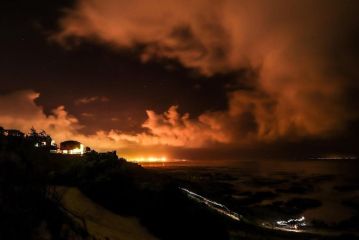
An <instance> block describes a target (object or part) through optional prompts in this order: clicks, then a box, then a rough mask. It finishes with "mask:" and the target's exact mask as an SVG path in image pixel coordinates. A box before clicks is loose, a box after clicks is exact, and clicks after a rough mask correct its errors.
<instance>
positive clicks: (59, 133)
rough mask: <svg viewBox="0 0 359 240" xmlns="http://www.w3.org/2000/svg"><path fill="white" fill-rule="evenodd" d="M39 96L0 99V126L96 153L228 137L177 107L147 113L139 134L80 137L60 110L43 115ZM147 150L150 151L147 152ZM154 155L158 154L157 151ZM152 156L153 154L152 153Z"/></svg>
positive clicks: (115, 132) (106, 133)
mask: <svg viewBox="0 0 359 240" xmlns="http://www.w3.org/2000/svg"><path fill="white" fill-rule="evenodd" d="M38 97H39V93H36V92H34V91H32V90H24V91H18V92H13V93H10V94H7V95H0V126H3V127H4V128H7V129H9V128H13V129H19V130H21V131H23V132H25V133H26V132H29V130H30V128H32V127H34V128H35V129H37V130H45V131H46V132H47V133H49V134H50V135H51V136H52V137H53V138H54V139H55V140H56V141H57V142H61V141H64V140H70V139H71V140H77V141H80V142H82V143H84V144H85V145H87V146H90V147H91V148H94V149H96V150H98V151H112V150H119V151H121V155H122V156H124V155H125V156H126V153H129V152H131V151H132V152H135V153H136V152H137V154H138V151H140V152H141V153H143V152H146V151H148V152H151V151H152V152H153V151H155V150H156V149H161V148H163V147H184V146H185V147H187V148H198V147H203V146H205V145H207V144H209V143H211V142H213V143H215V142H223V143H225V142H228V141H229V138H228V136H227V135H226V134H225V133H224V132H223V131H222V130H221V129H220V128H221V125H219V124H218V123H216V122H215V121H213V119H207V118H206V117H200V118H199V119H197V120H190V119H189V115H188V114H184V115H180V114H179V113H178V112H177V107H175V106H173V107H171V108H170V109H169V110H168V112H166V113H165V114H156V113H155V112H153V111H150V110H149V111H147V115H148V118H147V120H146V121H145V122H144V123H143V128H144V130H143V132H141V133H138V134H127V133H123V132H121V131H120V130H116V129H114V130H111V131H101V130H100V131H97V132H96V133H94V134H91V135H85V134H82V133H81V128H82V126H81V125H80V123H79V121H78V119H77V118H75V117H74V116H71V114H69V113H68V112H67V111H66V110H65V108H64V107H63V106H60V107H58V108H56V109H54V110H53V111H52V113H51V114H50V115H46V114H45V113H44V111H43V109H42V107H41V106H39V105H37V104H36V103H35V100H36V99H37V98H38ZM150 150H151V151H150ZM157 151H158V150H157ZM155 152H156V151H155Z"/></svg>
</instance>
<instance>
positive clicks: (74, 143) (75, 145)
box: [60, 140, 81, 150]
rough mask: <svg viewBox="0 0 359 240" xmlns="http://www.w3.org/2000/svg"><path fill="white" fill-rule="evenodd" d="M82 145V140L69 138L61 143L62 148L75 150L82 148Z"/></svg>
mask: <svg viewBox="0 0 359 240" xmlns="http://www.w3.org/2000/svg"><path fill="white" fill-rule="evenodd" d="M80 146H81V143H80V142H78V141H73V140H69V141H64V142H62V143H60V150H73V149H76V148H80Z"/></svg>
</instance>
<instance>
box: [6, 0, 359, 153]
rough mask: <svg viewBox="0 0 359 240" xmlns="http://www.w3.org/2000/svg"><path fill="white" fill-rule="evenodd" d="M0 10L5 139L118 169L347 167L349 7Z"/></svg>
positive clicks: (353, 80) (286, 4) (228, 3)
mask: <svg viewBox="0 0 359 240" xmlns="http://www.w3.org/2000/svg"><path fill="white" fill-rule="evenodd" d="M0 9H1V15H0V27H1V30H2V33H1V38H0V39H1V44H0V52H1V55H0V82H1V88H0V125H2V126H4V127H5V128H17V129H20V130H22V131H24V132H27V131H28V130H29V129H30V128H31V127H35V128H37V129H44V130H46V131H47V132H48V133H50V134H51V135H52V136H53V137H54V138H55V140H56V141H58V142H59V141H63V140H66V139H75V140H79V141H81V142H83V143H85V144H86V145H89V146H90V147H92V148H94V149H96V150H99V151H107V150H117V151H118V152H119V154H120V155H123V156H125V157H129V158H131V157H138V156H164V155H165V156H168V157H173V158H193V159H194V158H196V159H219V158H239V157H241V156H242V157H254V156H256V157H280V156H285V157H293V158H296V157H298V156H310V155H316V154H317V155H318V154H358V149H359V146H358V143H357V142H358V141H357V134H358V133H359V127H358V126H359V124H358V114H359V112H358V107H359V106H358V103H359V97H358V89H359V83H358V78H359V66H358V63H359V47H358V42H359V15H358V12H359V4H358V1H355V0H353V1H349V0H347V1H334V0H332V1H327V0H325V1H324V0H318V1H306V0H305V1H284V0H276V1H271V2H270V3H269V1H247V0H237V1H232V0H225V1H211V0H198V1H192V2H187V1H180V0H147V1H146V0H142V1H141V0H134V1H125V0H76V1H75V0H73V1H70V0H66V1H65V0H64V1H60V0H58V1H46V0H37V1H20V0H11V1H10V0H9V1H5V2H3V3H2V4H1V7H0Z"/></svg>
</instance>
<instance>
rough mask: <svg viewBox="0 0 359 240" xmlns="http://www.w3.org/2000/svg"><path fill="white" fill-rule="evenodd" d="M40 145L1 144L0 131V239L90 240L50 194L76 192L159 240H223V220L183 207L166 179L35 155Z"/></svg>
mask: <svg viewBox="0 0 359 240" xmlns="http://www.w3.org/2000/svg"><path fill="white" fill-rule="evenodd" d="M45 139H46V141H51V138H50V136H48V135H47V134H46V133H44V132H40V133H37V132H36V131H35V130H32V132H31V133H30V134H29V135H23V134H14V135H8V136H6V135H5V134H4V130H3V129H0V216H1V218H0V239H90V236H88V234H87V232H86V229H85V228H83V227H82V225H81V224H79V223H78V222H75V221H74V220H73V218H72V217H71V216H70V215H69V214H68V213H67V212H66V209H63V207H62V206H61V203H60V200H61V197H60V196H58V195H57V193H56V190H54V189H56V188H55V187H54V186H72V187H77V188H79V189H80V190H81V191H82V192H83V193H85V194H86V195H87V196H88V197H90V198H91V199H92V200H93V201H95V202H97V203H99V204H101V205H102V206H104V207H106V208H107V209H109V210H111V211H113V212H115V213H119V214H122V215H128V216H136V217H137V218H138V219H139V220H140V222H141V223H142V224H143V225H144V226H145V227H146V228H147V229H148V230H149V231H150V232H151V233H152V234H154V235H155V236H156V237H158V238H160V239H228V234H227V230H226V228H225V222H226V220H225V219H224V218H222V217H220V216H218V215H217V214H215V213H214V212H211V211H208V210H207V209H206V208H204V207H201V206H199V205H198V204H196V203H195V202H193V201H191V200H189V199H188V198H187V197H186V196H185V195H184V194H183V193H182V192H181V191H180V190H179V188H178V185H177V183H176V181H174V180H173V179H171V178H170V177H168V176H163V175H161V174H158V173H154V172H151V171H149V170H146V169H143V168H142V167H141V166H139V165H137V164H134V163H129V162H127V161H126V160H125V159H122V158H118V156H117V155H116V153H115V152H109V153H97V152H95V151H92V152H89V153H86V154H85V155H83V156H79V155H78V156H76V155H61V154H52V153H50V149H49V148H48V147H46V146H42V147H35V145H36V143H42V142H44V140H45ZM37 146H39V145H37Z"/></svg>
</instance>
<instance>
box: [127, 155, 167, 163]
mask: <svg viewBox="0 0 359 240" xmlns="http://www.w3.org/2000/svg"><path fill="white" fill-rule="evenodd" d="M129 161H131V162H138V163H146V162H148V163H153V162H167V158H166V157H152V156H151V157H135V158H130V159H129Z"/></svg>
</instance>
